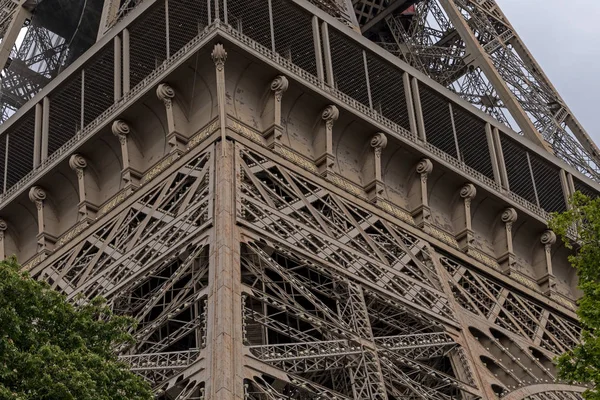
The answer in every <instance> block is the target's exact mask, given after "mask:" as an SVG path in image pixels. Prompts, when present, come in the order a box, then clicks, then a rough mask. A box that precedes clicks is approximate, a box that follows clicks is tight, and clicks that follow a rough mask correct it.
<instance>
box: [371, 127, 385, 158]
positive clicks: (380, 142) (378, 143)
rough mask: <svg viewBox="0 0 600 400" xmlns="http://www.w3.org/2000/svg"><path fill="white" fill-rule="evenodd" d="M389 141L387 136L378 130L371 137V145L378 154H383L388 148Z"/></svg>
mask: <svg viewBox="0 0 600 400" xmlns="http://www.w3.org/2000/svg"><path fill="white" fill-rule="evenodd" d="M387 143H388V139H387V136H385V135H384V134H383V133H381V132H378V133H376V134H375V135H374V136H373V137H372V138H371V143H370V144H371V147H372V148H373V149H374V150H375V155H376V156H381V152H382V151H383V149H385V148H386V146H387Z"/></svg>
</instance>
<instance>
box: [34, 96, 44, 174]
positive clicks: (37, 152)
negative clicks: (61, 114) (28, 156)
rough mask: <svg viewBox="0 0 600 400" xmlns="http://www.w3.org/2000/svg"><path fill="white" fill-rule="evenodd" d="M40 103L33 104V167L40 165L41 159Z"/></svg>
mask: <svg viewBox="0 0 600 400" xmlns="http://www.w3.org/2000/svg"><path fill="white" fill-rule="evenodd" d="M42 118H43V117H42V105H41V104H40V103H37V104H36V105H35V128H34V133H33V168H34V169H35V168H37V167H39V166H40V163H41V161H42Z"/></svg>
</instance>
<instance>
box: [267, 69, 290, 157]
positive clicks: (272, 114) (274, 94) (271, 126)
mask: <svg viewBox="0 0 600 400" xmlns="http://www.w3.org/2000/svg"><path fill="white" fill-rule="evenodd" d="M288 87H289V81H288V79H287V78H286V77H285V76H283V75H279V76H277V77H276V78H275V79H273V81H272V82H271V86H270V88H269V89H270V92H271V93H269V94H267V99H266V102H265V105H264V107H263V111H262V114H261V118H262V120H263V126H264V127H265V131H264V133H263V137H264V138H265V139H266V141H267V146H269V148H271V149H275V148H276V147H278V146H279V145H280V138H281V136H282V135H283V127H282V126H281V101H282V99H283V93H285V91H286V90H287V89H288Z"/></svg>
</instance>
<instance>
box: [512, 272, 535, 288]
mask: <svg viewBox="0 0 600 400" xmlns="http://www.w3.org/2000/svg"><path fill="white" fill-rule="evenodd" d="M510 277H511V278H513V279H514V280H515V281H517V282H519V283H522V284H523V285H525V286H527V287H528V288H530V289H533V290H535V291H537V292H539V291H540V287H539V285H538V284H537V283H536V282H535V281H533V280H532V279H530V278H527V277H525V276H523V275H521V274H515V273H512V274H510Z"/></svg>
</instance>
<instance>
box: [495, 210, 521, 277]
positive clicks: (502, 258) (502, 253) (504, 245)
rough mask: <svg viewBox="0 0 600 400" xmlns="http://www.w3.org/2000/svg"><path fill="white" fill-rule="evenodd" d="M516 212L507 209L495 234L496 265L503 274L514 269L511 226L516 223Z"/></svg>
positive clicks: (501, 216) (514, 258) (514, 260)
mask: <svg viewBox="0 0 600 400" xmlns="http://www.w3.org/2000/svg"><path fill="white" fill-rule="evenodd" d="M517 218H518V215H517V211H516V210H515V209H514V208H512V207H509V208H507V209H506V210H504V212H503V213H502V214H501V215H500V223H501V224H500V225H499V227H498V229H497V230H496V233H495V238H494V244H495V247H496V249H495V250H496V254H497V256H498V264H500V268H501V269H502V271H503V272H504V273H505V274H507V275H508V274H510V271H511V270H512V269H513V268H514V265H515V262H516V257H515V253H514V250H513V238H512V226H513V224H514V223H515V222H517Z"/></svg>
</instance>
